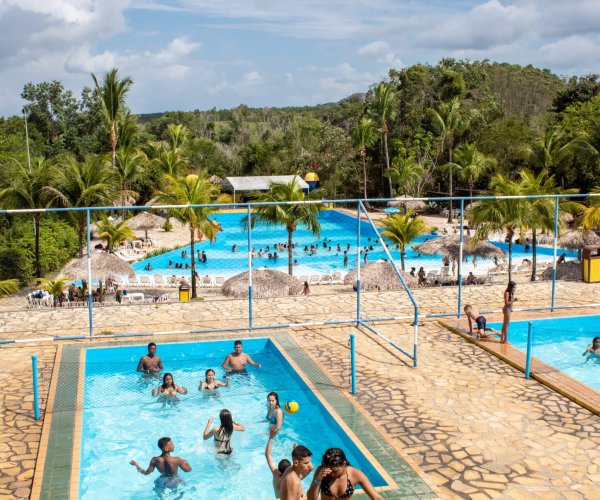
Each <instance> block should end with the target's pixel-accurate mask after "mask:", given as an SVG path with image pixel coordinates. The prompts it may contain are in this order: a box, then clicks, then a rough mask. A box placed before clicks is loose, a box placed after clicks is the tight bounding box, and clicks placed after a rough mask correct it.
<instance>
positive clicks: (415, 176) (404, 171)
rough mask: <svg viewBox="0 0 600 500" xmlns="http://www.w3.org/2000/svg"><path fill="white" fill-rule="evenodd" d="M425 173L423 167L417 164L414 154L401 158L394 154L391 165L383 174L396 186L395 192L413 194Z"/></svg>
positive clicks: (417, 189)
mask: <svg viewBox="0 0 600 500" xmlns="http://www.w3.org/2000/svg"><path fill="white" fill-rule="evenodd" d="M423 175H425V169H424V168H423V167H422V166H421V165H419V162H418V161H416V160H415V157H414V156H409V157H405V158H401V157H400V156H396V157H395V158H394V159H393V160H392V166H391V167H390V169H389V170H388V171H387V172H386V173H385V176H386V177H387V178H388V179H390V180H391V181H392V184H393V185H395V186H398V188H397V189H396V190H395V194H404V195H409V196H415V195H416V194H418V191H419V182H420V181H421V179H422V178H423Z"/></svg>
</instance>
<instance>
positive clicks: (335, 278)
mask: <svg viewBox="0 0 600 500" xmlns="http://www.w3.org/2000/svg"><path fill="white" fill-rule="evenodd" d="M331 283H332V284H334V285H342V284H343V283H344V277H343V276H342V273H341V272H340V271H333V272H332V273H331Z"/></svg>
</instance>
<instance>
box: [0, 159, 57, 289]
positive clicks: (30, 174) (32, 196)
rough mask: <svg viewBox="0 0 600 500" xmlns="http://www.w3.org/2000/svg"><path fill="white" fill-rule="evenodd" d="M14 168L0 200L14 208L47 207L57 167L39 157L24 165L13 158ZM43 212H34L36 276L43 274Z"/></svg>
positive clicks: (1, 191)
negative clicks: (41, 236) (41, 253)
mask: <svg viewBox="0 0 600 500" xmlns="http://www.w3.org/2000/svg"><path fill="white" fill-rule="evenodd" d="M13 162H14V168H13V169H12V170H11V176H10V179H9V184H8V186H7V187H5V188H4V189H2V190H0V201H4V202H6V203H7V205H9V206H10V207H12V208H16V209H31V208H47V207H48V206H50V204H51V198H52V189H51V186H50V180H51V179H52V178H53V176H54V174H55V169H54V168H53V167H50V166H49V165H48V164H47V163H46V162H45V160H44V159H42V158H39V159H36V160H34V161H33V162H31V165H23V164H22V163H21V162H19V161H18V160H16V159H13ZM41 220H42V213H41V212H36V213H34V214H33V234H34V237H35V276H36V278H40V277H41V276H42V268H41V264H40V222H41Z"/></svg>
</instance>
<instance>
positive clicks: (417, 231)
mask: <svg viewBox="0 0 600 500" xmlns="http://www.w3.org/2000/svg"><path fill="white" fill-rule="evenodd" d="M381 227H383V228H384V230H383V231H382V232H381V235H382V236H385V237H386V238H387V239H389V240H390V241H392V242H393V243H396V244H398V245H399V246H400V264H401V266H402V270H403V271H404V253H405V250H406V246H407V245H409V244H410V242H411V241H413V240H414V239H415V238H417V237H419V236H420V235H422V234H425V233H426V232H427V231H428V228H427V224H426V223H425V219H423V217H420V216H416V217H414V212H413V211H412V210H409V211H408V212H407V213H406V215H404V214H396V215H393V216H391V217H389V218H387V219H384V220H383V221H381Z"/></svg>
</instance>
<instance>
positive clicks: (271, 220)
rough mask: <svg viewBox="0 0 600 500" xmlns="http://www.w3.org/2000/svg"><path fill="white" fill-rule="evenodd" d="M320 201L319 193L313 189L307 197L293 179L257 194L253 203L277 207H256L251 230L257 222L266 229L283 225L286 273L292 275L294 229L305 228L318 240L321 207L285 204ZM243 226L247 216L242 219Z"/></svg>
mask: <svg viewBox="0 0 600 500" xmlns="http://www.w3.org/2000/svg"><path fill="white" fill-rule="evenodd" d="M318 199H320V191H319V190H318V189H315V190H314V191H311V192H310V193H309V194H308V196H307V195H305V194H304V191H302V188H301V187H300V186H299V185H298V183H297V182H296V176H294V178H293V179H292V180H291V181H290V182H271V183H270V184H269V191H266V192H264V193H261V194H260V195H259V196H258V199H257V200H256V201H257V202H269V203H273V202H277V203H279V204H278V205H259V206H257V207H256V208H255V213H254V214H253V216H252V227H254V225H255V224H256V223H257V222H258V221H260V222H264V223H265V224H267V225H271V226H275V225H280V224H281V225H283V226H285V229H286V231H287V233H288V246H287V248H288V273H289V275H290V276H292V275H293V259H294V254H293V251H294V242H293V234H294V231H295V230H296V228H297V227H298V225H299V224H300V225H303V226H305V227H306V228H307V229H308V230H309V231H310V232H312V233H313V234H314V235H316V236H317V238H318V237H319V235H320V233H321V223H320V222H319V213H320V212H321V210H323V208H325V207H324V205H323V204H321V203H306V204H304V203H289V202H294V201H298V202H300V201H309V200H318ZM242 224H243V225H244V226H247V224H248V218H247V216H246V217H244V218H243V219H242Z"/></svg>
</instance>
